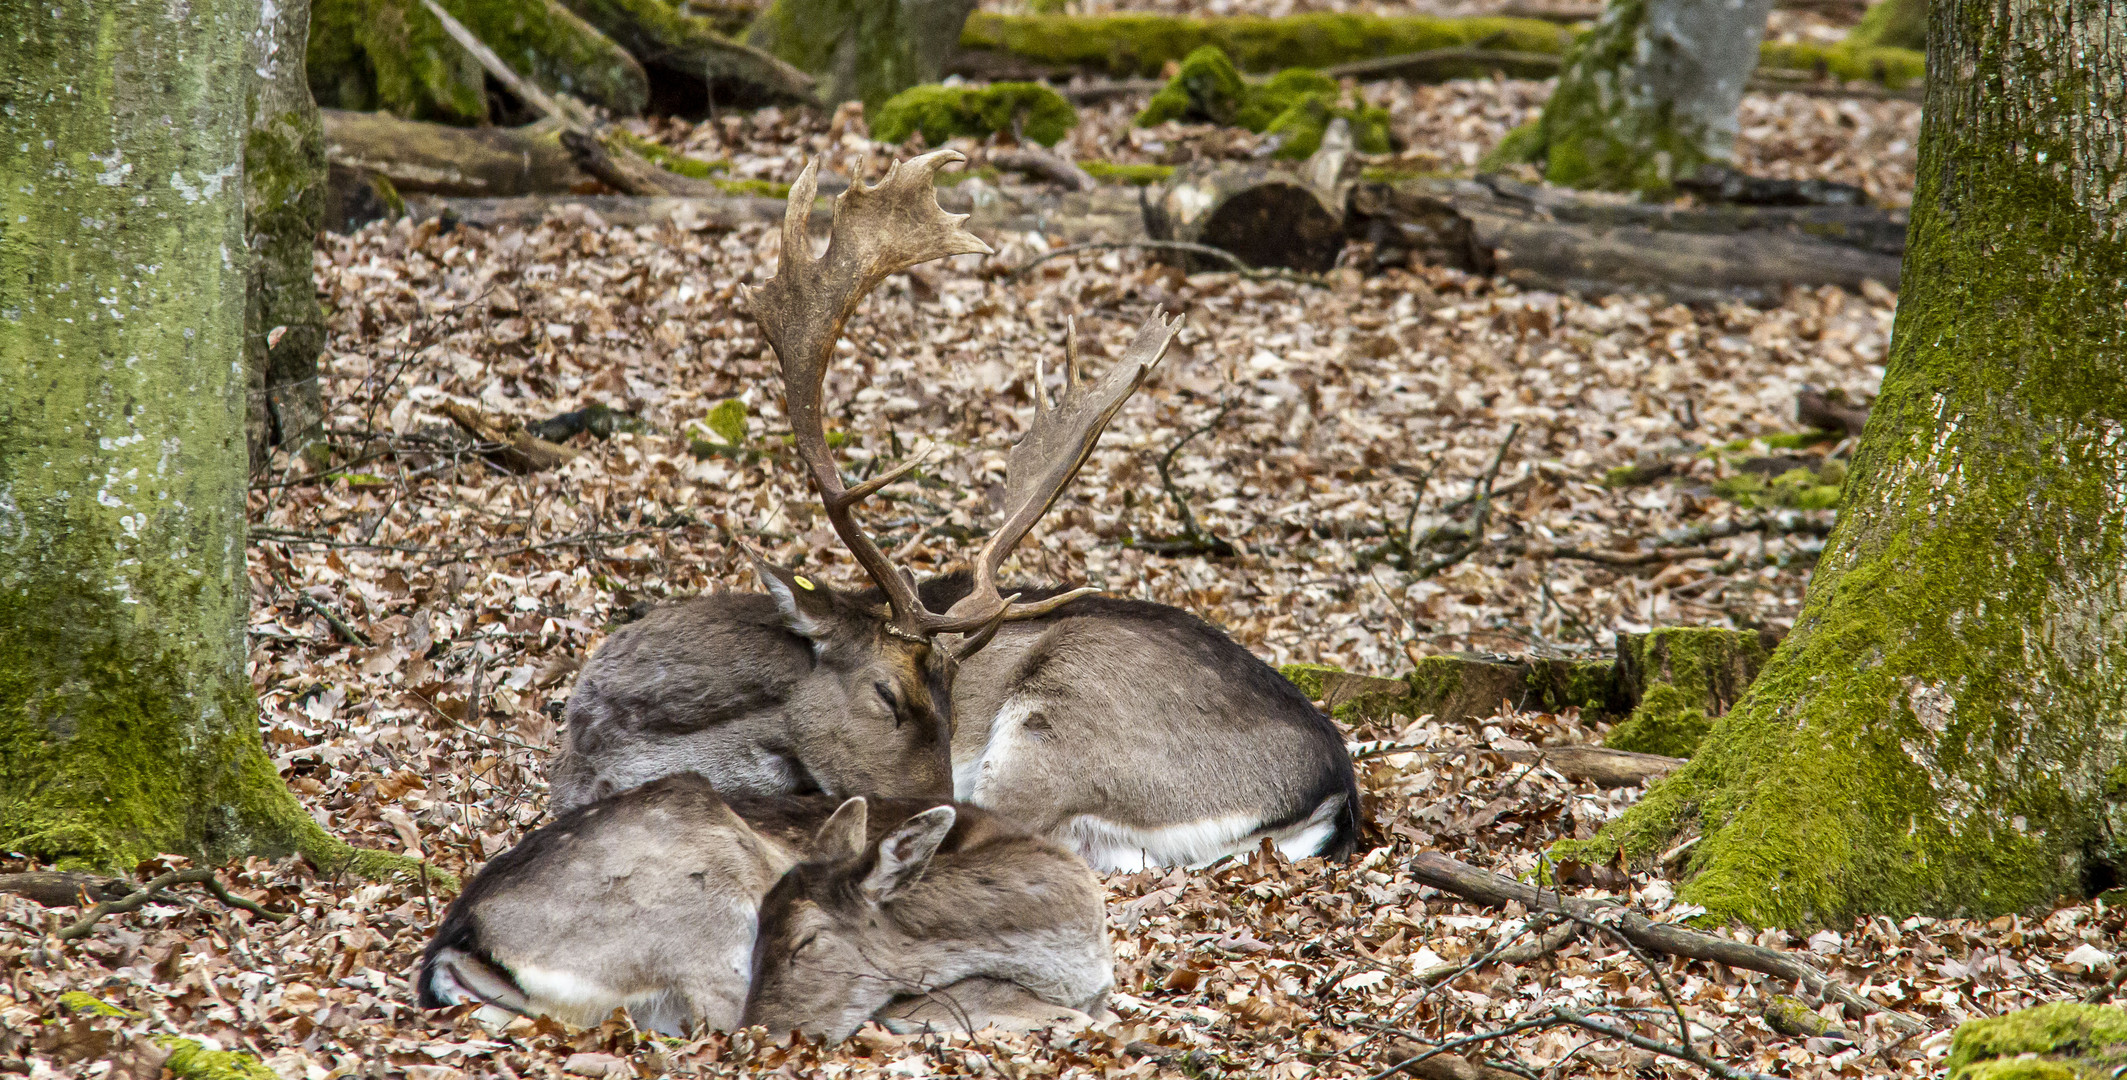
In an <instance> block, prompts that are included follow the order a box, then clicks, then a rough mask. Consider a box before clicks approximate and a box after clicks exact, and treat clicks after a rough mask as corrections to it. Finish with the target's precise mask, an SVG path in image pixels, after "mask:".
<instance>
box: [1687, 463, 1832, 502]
mask: <svg viewBox="0 0 2127 1080" xmlns="http://www.w3.org/2000/svg"><path fill="white" fill-rule="evenodd" d="M1845 488H1846V466H1845V465H1844V464H1843V463H1841V462H1837V461H1827V462H1825V463H1824V464H1822V465H1819V466H1817V467H1816V468H1815V469H1811V468H1809V467H1808V466H1796V467H1795V468H1792V469H1788V470H1785V471H1784V472H1781V473H1779V474H1778V475H1767V474H1765V473H1762V472H1744V473H1737V474H1736V475H1734V476H1730V477H1727V478H1724V479H1721V480H1716V481H1714V484H1713V493H1714V494H1716V495H1719V496H1720V497H1722V498H1724V499H1727V500H1728V501H1730V502H1732V503H1735V504H1737V505H1738V506H1747V507H1752V508H1767V507H1784V508H1786V509H1790V510H1835V509H1838V507H1839V498H1840V494H1841V493H1842V492H1843V491H1844V490H1845Z"/></svg>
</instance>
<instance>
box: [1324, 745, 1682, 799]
mask: <svg viewBox="0 0 2127 1080" xmlns="http://www.w3.org/2000/svg"><path fill="white" fill-rule="evenodd" d="M1345 749H1347V750H1348V751H1350V753H1351V756H1352V760H1354V761H1359V760H1364V759H1366V758H1376V757H1386V756H1388V755H1390V754H1473V753H1482V754H1497V755H1499V756H1500V757H1502V758H1505V759H1506V760H1508V761H1511V762H1513V763H1514V764H1516V765H1528V764H1532V763H1541V764H1544V765H1549V766H1550V767H1551V768H1552V769H1554V770H1556V771H1557V772H1558V775H1560V776H1563V777H1565V778H1566V779H1568V780H1588V781H1591V782H1593V783H1594V784H1595V786H1597V787H1606V788H1614V787H1631V786H1633V785H1635V784H1644V783H1646V782H1648V781H1649V780H1655V779H1659V778H1661V777H1664V776H1667V775H1669V774H1670V773H1673V772H1675V771H1677V770H1678V769H1680V768H1682V767H1683V765H1684V762H1685V761H1686V759H1685V758H1674V757H1663V756H1662V755H1660V754H1642V753H1638V752H1635V751H1632V750H1612V749H1610V748H1609V747H1607V746H1539V747H1537V748H1536V749H1534V750H1495V749H1492V748H1491V747H1487V746H1473V745H1469V744H1462V745H1454V746H1418V745H1414V744H1406V743H1398V742H1387V741H1368V742H1355V743H1347V744H1345Z"/></svg>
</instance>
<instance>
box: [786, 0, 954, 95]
mask: <svg viewBox="0 0 2127 1080" xmlns="http://www.w3.org/2000/svg"><path fill="white" fill-rule="evenodd" d="M974 8H975V0H775V2H774V3H772V4H770V5H769V7H768V10H766V11H763V12H762V13H761V16H760V18H759V19H757V20H755V21H754V24H753V26H752V27H751V28H750V29H748V30H747V31H746V43H747V44H749V45H753V46H755V47H757V48H761V49H765V50H767V51H768V52H770V53H773V54H775V55H776V56H778V57H780V58H782V59H783V60H784V61H786V62H788V63H790V64H793V65H795V66H797V67H798V68H799V69H800V70H802V71H805V72H807V73H808V74H811V75H812V76H813V77H814V78H817V79H818V80H819V95H820V99H821V100H822V101H825V102H828V103H830V104H833V103H837V102H843V101H861V102H863V103H864V104H865V107H866V108H878V107H879V106H880V105H883V104H885V103H886V100H887V99H888V98H891V97H893V96H894V95H895V94H898V93H900V92H901V91H903V90H906V89H908V88H909V87H911V86H920V85H922V84H924V83H934V82H937V81H938V79H939V77H940V76H942V75H943V74H944V73H945V63H946V61H947V60H948V59H950V58H951V57H952V55H953V53H954V52H955V51H956V50H957V49H958V48H959V44H958V43H959V41H960V34H961V27H962V25H963V24H964V23H966V22H967V18H968V12H970V11H973V10H974Z"/></svg>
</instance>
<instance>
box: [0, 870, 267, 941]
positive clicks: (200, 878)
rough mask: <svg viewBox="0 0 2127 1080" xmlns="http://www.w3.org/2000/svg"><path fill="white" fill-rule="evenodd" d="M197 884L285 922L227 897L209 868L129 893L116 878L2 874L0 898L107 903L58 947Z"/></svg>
mask: <svg viewBox="0 0 2127 1080" xmlns="http://www.w3.org/2000/svg"><path fill="white" fill-rule="evenodd" d="M193 883H196V884H200V885H205V886H206V887H207V891H208V892H211V893H213V894H214V898H215V899H217V900H220V901H221V902H222V903H224V904H227V905H229V906H230V907H234V908H242V909H244V910H245V911H248V912H250V913H252V914H253V915H256V916H258V917H259V918H262V919H266V920H269V921H272V922H280V921H281V920H282V919H285V918H287V917H288V916H287V915H285V914H283V913H281V912H278V911H268V910H266V909H265V908H263V907H260V906H259V905H258V904H256V903H253V902H252V901H250V900H246V899H244V898H243V897H241V896H238V895H236V894H235V893H232V892H230V891H229V889H228V887H227V886H225V885H223V884H222V883H221V881H220V880H219V879H217V878H216V877H215V876H214V870H213V869H212V868H211V867H195V868H193V869H190V870H172V871H170V872H169V873H166V874H161V875H158V876H157V877H156V878H155V879H154V880H152V881H150V882H148V883H147V884H146V885H144V886H142V887H141V888H140V889H139V891H137V892H134V891H129V890H131V889H132V887H133V886H132V883H131V882H129V881H124V880H121V879H118V878H99V877H95V876H92V875H89V874H58V873H45V872H40V871H28V872H24V873H18V874H0V892H11V893H16V894H18V895H22V896H27V897H29V898H30V899H32V900H35V901H36V902H37V903H40V904H43V905H45V906H46V907H63V906H66V905H69V904H78V903H80V902H81V901H82V900H83V899H85V898H87V897H90V896H102V897H107V899H105V900H104V901H102V902H101V903H99V904H97V905H96V906H95V907H92V908H90V909H89V910H88V913H87V914H84V915H83V916H82V917H81V919H80V921H78V922H76V923H74V924H73V925H72V926H69V927H66V928H65V929H63V930H60V931H59V932H57V933H55V934H53V935H52V936H53V937H55V938H58V939H59V940H61V941H73V940H74V939H76V938H84V937H87V936H89V931H91V930H93V929H95V928H96V923H97V922H98V920H101V919H102V918H103V917H104V916H106V915H122V914H124V913H126V912H128V911H138V910H140V909H141V908H142V907H145V906H146V905H147V904H148V902H149V901H151V900H170V901H175V900H176V899H177V897H175V896H172V895H170V894H169V893H166V892H164V891H163V890H164V889H167V888H169V887H170V886H172V885H184V884H193Z"/></svg>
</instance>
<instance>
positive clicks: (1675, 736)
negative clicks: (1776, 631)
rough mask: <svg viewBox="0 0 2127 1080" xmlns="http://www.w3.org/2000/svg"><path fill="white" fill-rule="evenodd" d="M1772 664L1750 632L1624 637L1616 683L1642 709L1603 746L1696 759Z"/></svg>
mask: <svg viewBox="0 0 2127 1080" xmlns="http://www.w3.org/2000/svg"><path fill="white" fill-rule="evenodd" d="M1771 656H1772V650H1771V648H1770V647H1769V646H1768V643H1767V642H1766V640H1765V638H1764V637H1762V636H1761V635H1759V634H1756V633H1753V632H1750V631H1745V630H1724V629H1719V628H1715V627H1699V626H1669V627H1662V628H1660V629H1657V630H1653V631H1650V632H1648V633H1645V634H1620V635H1618V639H1617V657H1618V661H1617V678H1618V681H1619V683H1620V684H1621V692H1622V693H1623V694H1624V695H1625V696H1626V697H1627V698H1628V699H1630V700H1632V701H1634V702H1636V704H1634V705H1633V706H1632V713H1631V715H1630V716H1628V717H1626V718H1625V720H1624V722H1623V723H1620V724H1619V725H1618V726H1617V727H1615V728H1613V729H1612V730H1611V732H1610V736H1609V737H1608V738H1606V739H1604V740H1603V745H1604V746H1607V747H1609V748H1611V749H1612V750H1630V751H1633V752H1635V753H1640V754H1661V755H1663V756H1664V757H1690V756H1691V755H1692V754H1693V753H1694V752H1695V751H1697V750H1698V748H1699V743H1700V742H1702V741H1703V740H1704V739H1705V738H1706V735H1707V733H1708V732H1710V731H1712V730H1713V721H1714V718H1715V717H1718V716H1721V715H1722V714H1724V713H1726V712H1727V711H1728V710H1729V709H1730V708H1731V707H1733V706H1734V705H1735V703H1736V702H1738V701H1740V700H1742V698H1743V693H1744V691H1746V690H1748V689H1749V688H1750V684H1751V682H1752V681H1753V680H1755V679H1756V678H1757V677H1758V672H1759V670H1760V669H1762V668H1763V667H1764V666H1765V661H1766V660H1768V659H1769V658H1771Z"/></svg>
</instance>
